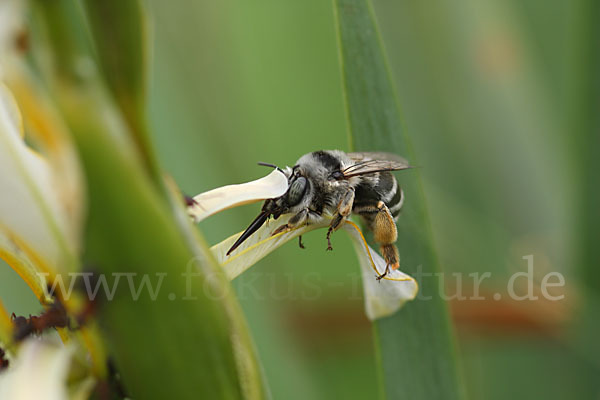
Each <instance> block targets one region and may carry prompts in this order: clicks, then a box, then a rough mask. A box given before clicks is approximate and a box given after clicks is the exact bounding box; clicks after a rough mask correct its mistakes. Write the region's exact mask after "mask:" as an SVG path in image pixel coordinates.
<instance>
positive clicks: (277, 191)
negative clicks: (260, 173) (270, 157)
mask: <svg viewBox="0 0 600 400" xmlns="http://www.w3.org/2000/svg"><path fill="white" fill-rule="evenodd" d="M287 188H288V180H287V176H285V174H284V173H283V172H281V171H279V170H274V171H273V172H271V173H270V174H269V175H267V176H265V177H263V178H260V179H257V180H255V181H252V182H247V183H241V184H239V185H229V186H223V187H220V188H217V189H213V190H210V191H208V192H205V193H202V194H199V195H197V196H195V197H194V201H193V203H192V204H191V205H190V206H189V207H188V213H189V214H190V216H191V217H192V218H193V219H194V221H195V222H200V221H201V220H203V219H204V218H206V217H208V216H210V215H213V214H216V213H218V212H220V211H223V210H226V209H228V208H231V207H237V206H241V205H243V204H248V203H254V202H257V201H261V200H265V199H271V198H275V197H279V196H281V195H283V194H284V193H285V192H286V191H287Z"/></svg>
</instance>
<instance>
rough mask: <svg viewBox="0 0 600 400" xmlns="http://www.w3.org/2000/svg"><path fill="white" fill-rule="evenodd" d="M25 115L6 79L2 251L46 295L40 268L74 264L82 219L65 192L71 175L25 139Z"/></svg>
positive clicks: (0, 115)
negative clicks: (23, 131)
mask: <svg viewBox="0 0 600 400" xmlns="http://www.w3.org/2000/svg"><path fill="white" fill-rule="evenodd" d="M20 121H21V118H20V115H19V113H18V108H17V107H16V103H15V101H14V98H13V97H12V94H11V93H10V91H9V90H8V89H7V88H6V87H5V86H4V85H2V84H1V83H0V190H2V193H3V194H2V196H0V257H2V258H3V259H5V260H6V261H7V262H8V263H9V264H10V265H11V266H12V267H13V268H14V269H15V270H16V271H17V272H18V273H19V274H20V275H21V277H22V278H23V279H24V280H25V281H26V282H27V283H28V285H29V286H30V287H31V288H32V289H33V290H34V292H35V293H36V295H37V296H38V297H39V298H41V297H42V296H43V292H44V291H45V285H44V282H43V280H42V279H41V277H40V276H38V274H37V273H38V272H53V271H60V270H63V271H64V270H68V269H69V268H73V266H74V265H73V264H74V259H75V258H74V255H75V254H76V253H77V248H78V240H77V239H78V234H77V232H78V231H79V229H80V222H81V221H80V219H79V218H73V216H74V214H76V213H74V212H73V210H72V207H69V204H67V202H66V201H65V200H66V199H65V193H62V192H61V188H64V187H66V185H67V184H66V182H65V181H67V180H69V178H68V177H65V176H63V174H61V173H59V172H60V171H61V169H60V168H54V166H55V165H54V164H50V163H49V162H48V161H47V160H46V159H44V158H42V157H41V156H40V155H39V154H38V153H36V152H35V151H33V150H32V149H30V148H29V147H28V146H27V145H26V144H25V142H24V141H23V138H22V135H21V132H20V129H21V122H20ZM61 144H62V142H60V141H57V146H56V147H57V148H59V147H60V145H61ZM56 161H57V162H61V161H62V160H56ZM69 165H70V166H71V167H72V166H73V164H72V163H69ZM74 166H76V167H77V166H78V165H77V164H75V165H74ZM71 183H72V182H71ZM77 193H79V194H81V193H80V192H77ZM73 202H79V203H82V202H83V201H82V198H81V197H78V198H77V199H70V203H73Z"/></svg>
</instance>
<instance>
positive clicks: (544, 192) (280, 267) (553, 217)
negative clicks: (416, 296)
mask: <svg viewBox="0 0 600 400" xmlns="http://www.w3.org/2000/svg"><path fill="white" fill-rule="evenodd" d="M148 6H149V11H150V12H151V14H152V16H153V40H152V42H153V49H152V53H153V54H152V56H153V63H152V67H151V76H152V80H151V84H150V87H151V90H150V93H151V99H150V110H149V116H150V120H151V126H152V129H153V134H154V139H155V145H156V148H157V149H158V153H159V157H160V159H161V161H162V164H163V166H164V167H165V169H166V170H167V172H168V173H169V174H171V175H172V176H173V177H174V178H175V180H176V181H177V182H178V184H179V185H180V187H181V188H182V190H183V191H184V192H186V193H187V194H190V195H194V194H196V193H200V192H202V191H205V190H209V189H211V188H214V187H217V186H221V185H225V184H229V183H239V182H244V181H247V180H252V179H256V178H258V177H260V176H262V175H264V174H265V173H266V172H268V171H267V170H265V169H264V167H259V166H257V165H256V162H258V161H264V162H270V163H275V164H278V165H282V166H283V165H293V163H294V162H295V161H296V160H297V159H298V158H299V157H300V156H301V155H302V154H304V153H307V152H310V151H313V150H317V149H334V148H338V149H341V150H348V140H347V134H346V125H345V117H344V111H343V110H344V108H343V102H342V94H341V84H340V73H339V64H338V50H337V44H336V37H335V31H334V19H333V14H332V5H331V3H330V2H329V1H320V0H319V1H317V0H305V1H302V2H293V1H281V0H279V1H275V0H256V1H253V2H244V1H239V0H226V1H219V2H215V1H201V2H200V1H171V2H165V1H160V0H153V1H149V2H148ZM374 6H375V11H376V14H377V16H378V20H379V23H380V28H381V30H382V36H383V40H384V43H385V45H386V48H387V52H388V56H389V61H390V64H391V67H392V73H393V76H394V79H395V80H396V87H397V90H398V93H399V100H400V106H401V109H402V112H403V115H404V120H405V126H406V129H407V130H408V132H409V133H410V136H411V138H412V140H413V146H414V152H415V154H416V155H417V157H418V160H417V162H416V164H417V166H418V167H419V168H420V169H421V172H422V175H423V177H424V180H425V194H426V198H427V201H428V203H429V204H428V206H429V209H430V212H431V217H432V224H433V231H434V238H435V242H436V247H437V249H438V255H439V259H440V261H441V266H442V268H443V270H444V272H445V274H446V275H445V277H446V279H445V280H444V281H443V282H442V284H445V285H446V286H447V287H448V288H447V292H448V294H449V295H450V294H451V293H452V292H453V291H454V289H453V288H455V287H456V280H457V278H456V276H457V275H452V273H462V275H461V276H462V277H463V282H462V289H463V292H464V294H466V295H468V294H469V293H471V292H472V290H473V289H472V279H470V278H468V274H469V273H475V272H477V273H479V274H482V273H485V272H490V273H491V278H489V279H486V280H485V281H484V282H483V283H482V285H481V292H482V294H484V295H485V294H488V296H486V297H487V298H488V299H491V298H492V296H491V294H492V293H501V294H502V295H505V294H506V285H507V282H508V279H509V277H510V276H511V275H512V274H513V273H515V272H517V271H523V270H524V269H525V267H526V261H525V260H523V259H522V257H523V256H526V255H530V254H532V255H534V260H535V263H534V268H535V279H534V280H535V281H536V282H537V283H539V281H541V279H542V277H543V276H544V275H545V274H546V273H548V272H552V271H557V272H560V273H562V274H564V276H565V280H566V286H565V288H564V290H563V289H556V290H555V291H552V293H553V294H556V295H559V294H565V298H564V300H561V301H556V302H547V301H546V302H544V301H535V302H534V301H532V302H511V301H508V300H501V301H494V300H488V301H451V309H452V312H453V316H454V320H455V323H456V329H457V333H458V347H459V349H460V353H461V356H462V357H461V358H462V369H463V376H464V381H465V384H466V386H467V390H468V393H469V395H470V398H472V399H482V398H485V399H505V398H547V399H563V398H582V399H583V398H598V396H600V386H599V385H598V383H597V382H596V381H595V377H597V376H598V373H599V372H600V361H599V360H600V358H598V357H596V355H597V354H598V346H597V344H596V343H595V342H594V341H593V340H591V339H586V338H593V337H594V335H595V334H596V332H594V331H591V329H593V328H591V327H593V326H594V324H586V323H585V320H586V319H595V318H597V316H598V314H597V313H595V312H594V310H597V309H596V308H594V306H593V304H595V303H596V301H595V300H594V299H596V296H597V293H595V292H594V286H596V287H597V286H598V285H593V284H592V285H585V284H582V283H581V282H582V281H584V279H583V278H582V277H584V276H588V275H586V274H587V273H588V272H586V271H587V270H590V269H592V268H593V267H594V266H595V264H593V263H592V258H586V257H588V256H587V254H588V249H586V247H585V243H587V242H589V237H588V238H586V235H587V236H590V235H592V233H591V232H592V231H585V230H583V229H581V220H582V219H585V218H587V217H586V216H583V217H582V215H584V214H585V213H584V211H585V204H587V203H586V199H587V198H588V197H589V196H590V193H591V192H586V190H587V189H585V188H587V187H589V186H590V185H592V186H593V182H587V181H585V179H584V177H583V176H584V175H582V170H583V169H584V167H583V166H582V165H584V164H582V161H581V160H582V158H584V155H583V153H582V152H584V151H586V149H587V146H586V145H585V143H586V136H585V135H586V133H585V132H588V131H589V132H590V133H589V134H590V137H592V136H591V135H592V133H591V132H592V129H593V128H595V126H594V125H593V124H592V123H590V122H589V117H590V116H593V112H594V111H593V110H595V109H594V107H593V106H591V105H590V104H593V105H597V104H598V103H593V102H592V103H590V101H593V100H594V99H593V98H592V97H590V96H589V93H588V90H587V88H588V87H589V86H590V85H592V81H593V78H594V74H593V73H592V72H590V71H594V70H593V68H592V67H591V65H594V64H591V62H592V61H593V60H588V54H587V52H586V49H587V46H589V47H592V46H593V44H592V45H590V42H592V39H591V38H593V37H595V40H597V38H598V36H597V35H596V36H593V35H592V34H593V33H594V31H593V30H590V29H594V25H593V21H594V20H593V18H592V16H594V15H598V14H597V12H596V14H594V11H595V9H594V7H595V6H594V5H593V2H591V1H590V2H586V1H580V0H576V1H569V2H566V1H550V2H548V1H540V0H525V1H510V0H484V1H479V0H465V1H461V2H450V1H441V0H440V1H425V2H424V1H420V2H418V1H390V0H376V1H374ZM588 110H590V111H588ZM597 152H598V150H597V148H596V150H595V153H594V154H598V153H597ZM586 154H587V153H586ZM585 157H588V159H593V158H594V156H593V154H592V155H591V156H590V154H587V155H586V156H585ZM397 176H398V178H399V180H400V182H401V181H402V175H401V174H398V175H397ZM596 186H597V183H596ZM592 190H594V189H592ZM406 196H407V197H406V203H405V207H410V206H411V199H410V193H406ZM259 207H260V206H259V205H249V206H245V207H241V208H237V209H233V210H229V211H227V212H224V213H222V214H221V215H218V216H215V217H212V218H210V219H209V220H207V221H204V222H202V223H201V224H200V229H201V230H202V232H203V233H204V234H205V236H206V237H207V239H208V241H209V242H210V243H211V244H214V243H216V242H218V241H220V240H221V239H223V238H225V237H227V236H229V235H231V234H233V233H235V232H237V231H239V230H242V229H244V228H245V227H246V226H247V224H248V223H249V222H250V221H251V220H252V218H253V217H254V216H255V215H256V213H257V212H258V209H259ZM590 208H591V207H590ZM400 223H401V221H400ZM304 242H305V245H306V247H307V249H306V250H300V249H299V248H298V246H297V245H296V244H295V243H290V244H287V245H286V246H284V248H282V249H281V250H279V251H277V252H275V253H274V254H272V255H270V256H269V257H267V258H266V259H265V260H263V261H261V262H260V263H258V265H256V266H255V267H253V268H252V269H251V270H249V271H248V272H247V273H245V274H243V275H242V276H241V277H240V278H238V279H236V281H234V286H235V287H236V289H237V291H238V295H239V297H240V301H241V303H242V306H243V308H244V310H245V312H246V315H247V319H248V321H249V324H250V326H251V329H252V333H253V336H254V339H255V342H256V344H257V347H258V350H259V354H260V357H261V360H262V364H263V367H264V370H265V373H266V376H267V381H268V382H269V386H270V389H271V392H272V394H273V398H275V399H279V398H286V399H305V398H311V399H327V398H332V397H333V396H337V397H341V398H374V397H375V396H377V394H378V389H377V374H376V364H375V355H374V350H373V344H372V331H371V324H370V323H369V322H368V321H367V319H366V317H365V316H364V312H363V304H362V289H361V284H360V274H359V269H358V263H357V261H356V258H355V256H354V253H353V250H352V248H351V244H350V242H349V240H348V239H347V238H346V237H345V235H343V234H337V235H334V242H333V244H334V251H333V252H325V247H326V244H325V238H324V234H323V232H320V231H317V232H313V233H312V234H309V235H308V236H307V237H305V238H304ZM398 247H399V249H400V253H402V243H398ZM592 276H594V275H592ZM0 277H1V279H0V292H1V293H2V299H3V301H4V302H5V305H6V307H7V308H8V309H9V310H11V311H15V312H17V314H25V313H29V312H34V311H36V310H37V308H38V306H37V305H36V302H35V299H33V296H31V298H23V296H22V295H21V297H20V298H19V297H17V296H16V295H15V293H16V292H20V293H21V294H22V293H24V292H27V290H26V289H23V288H24V287H25V286H24V284H22V283H20V282H19V280H18V278H17V277H16V275H15V274H14V273H13V272H12V271H10V270H9V268H2V269H1V270H0ZM588 283H589V282H588ZM15 285H21V286H15ZM587 286H590V287H589V288H587ZM504 297H506V296H504ZM5 298H6V300H5ZM11 300H12V302H11ZM407 307H410V304H408V305H407ZM582 321H583V322H582ZM584 330H587V331H585V332H584ZM434 383H435V382H432V384H434Z"/></svg>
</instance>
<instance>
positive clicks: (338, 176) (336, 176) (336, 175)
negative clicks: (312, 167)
mask: <svg viewBox="0 0 600 400" xmlns="http://www.w3.org/2000/svg"><path fill="white" fill-rule="evenodd" d="M331 177H332V178H333V179H335V180H336V181H339V180H340V179H343V178H344V174H343V173H342V171H333V172H332V173H331Z"/></svg>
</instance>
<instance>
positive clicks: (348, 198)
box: [327, 188, 354, 250]
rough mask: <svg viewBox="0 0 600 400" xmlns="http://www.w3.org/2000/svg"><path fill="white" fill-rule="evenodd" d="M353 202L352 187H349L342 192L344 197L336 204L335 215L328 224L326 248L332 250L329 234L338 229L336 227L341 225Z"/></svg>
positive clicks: (350, 210)
mask: <svg viewBox="0 0 600 400" xmlns="http://www.w3.org/2000/svg"><path fill="white" fill-rule="evenodd" d="M353 204H354V188H349V189H348V191H347V192H346V193H345V194H344V197H342V200H340V203H339V204H338V208H337V213H336V214H335V217H333V220H332V221H331V224H329V229H327V250H333V247H331V234H332V233H333V232H334V231H336V230H338V228H339V227H340V226H341V225H342V222H344V220H345V219H346V217H348V215H350V213H351V212H352V205H353Z"/></svg>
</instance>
